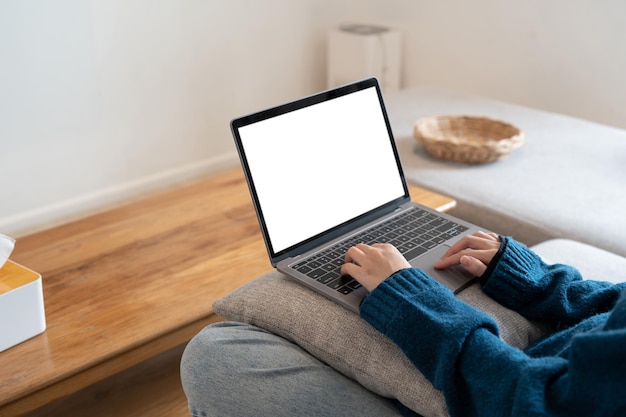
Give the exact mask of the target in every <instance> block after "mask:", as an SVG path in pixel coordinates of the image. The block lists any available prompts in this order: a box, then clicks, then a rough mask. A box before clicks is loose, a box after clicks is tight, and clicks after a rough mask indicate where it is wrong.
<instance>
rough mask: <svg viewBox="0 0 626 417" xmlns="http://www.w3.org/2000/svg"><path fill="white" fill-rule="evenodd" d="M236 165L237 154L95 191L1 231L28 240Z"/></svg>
mask: <svg viewBox="0 0 626 417" xmlns="http://www.w3.org/2000/svg"><path fill="white" fill-rule="evenodd" d="M237 161H238V157H237V155H236V154H235V153H228V154H222V155H219V156H216V157H213V158H209V159H205V160H202V161H197V162H194V163H191V164H188V165H185V166H182V167H177V168H174V169H170V170H166V171H162V172H159V173H156V174H152V175H149V176H146V177H143V178H139V179H136V180H132V181H128V182H125V183H122V184H118V185H115V186H112V187H108V188H104V189H100V190H96V191H93V192H90V193H88V194H83V195H79V196H76V197H73V198H71V199H67V200H63V201H59V202H55V203H52V204H49V205H47V206H44V207H39V208H36V209H33V210H29V211H27V212H24V213H19V214H16V215H12V216H8V217H4V218H0V231H2V233H4V234H7V235H10V236H13V237H19V236H25V235H28V234H31V233H34V232H37V231H39V230H43V229H47V228H50V227H54V226H56V225H59V224H63V223H67V222H68V221H72V220H75V219H78V218H81V217H85V216H87V215H89V214H92V213H95V212H98V211H101V210H103V209H106V208H108V207H111V206H113V205H116V204H119V203H122V202H123V201H125V200H128V199H129V198H134V197H138V196H140V195H142V194H144V193H147V192H150V191H156V190H158V189H161V188H166V187H169V186H173V185H176V184H178V183H182V182H185V181H189V180H191V179H194V178H198V177H201V176H203V175H206V174H210V173H212V172H217V171H220V170H222V169H226V168H228V167H232V166H236V164H237Z"/></svg>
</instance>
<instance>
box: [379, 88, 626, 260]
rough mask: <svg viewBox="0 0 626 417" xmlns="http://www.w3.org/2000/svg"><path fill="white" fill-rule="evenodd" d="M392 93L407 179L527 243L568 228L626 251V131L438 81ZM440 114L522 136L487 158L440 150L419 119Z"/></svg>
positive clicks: (564, 233)
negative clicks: (428, 142)
mask: <svg viewBox="0 0 626 417" xmlns="http://www.w3.org/2000/svg"><path fill="white" fill-rule="evenodd" d="M385 102H386V105H387V110H388V113H389V118H390V122H391V125H392V129H393V132H394V135H395V137H396V141H397V142H398V148H399V152H400V158H401V159H402V163H403V165H404V168H405V174H406V177H407V179H408V180H409V182H411V183H413V184H416V185H419V186H423V187H425V188H428V189H432V190H434V191H438V192H441V193H443V194H446V195H449V196H452V197H454V198H455V199H456V200H457V208H456V209H455V211H454V212H453V214H454V215H455V216H458V217H461V218H464V219H466V220H469V221H471V222H474V223H476V224H478V225H480V226H484V227H485V228H488V229H491V230H493V231H495V232H498V233H501V234H505V235H511V236H513V237H515V238H516V239H517V240H519V241H522V242H524V243H526V244H528V245H534V244H536V243H538V242H541V241H544V240H547V239H552V238H568V239H574V240H578V241H581V242H586V243H589V244H591V245H594V246H597V247H600V248H603V249H607V250H609V251H612V252H614V253H617V254H620V255H622V256H626V239H625V236H626V221H624V219H623V215H622V211H623V210H622V208H623V207H626V131H624V130H621V129H617V128H613V127H609V126H604V125H600V124H597V123H592V122H588V121H584V120H580V119H575V118H572V117H568V116H563V115H558V114H553V113H548V112H545V111H539V110H534V109H529V108H525V107H522V106H517V105H513V104H508V103H503V102H498V101H495V100H490V99H485V98H480V97H475V96H470V95H466V94H459V93H451V92H445V91H441V90H438V89H434V88H416V89H410V90H403V91H399V92H394V93H389V94H387V95H386V96H385ZM437 114H468V115H480V116H488V117H491V118H494V119H500V120H503V121H506V122H509V123H512V124H514V125H515V126H517V127H519V128H520V129H522V130H523V131H524V133H525V144H524V146H522V147H521V148H520V149H518V150H516V151H514V152H513V153H512V154H511V155H509V156H508V157H507V158H506V159H503V160H500V161H497V162H494V163H491V164H487V165H464V164H459V163H453V162H446V161H441V160H438V159H435V158H433V157H431V156H430V155H428V154H427V153H426V152H425V150H424V148H423V147H422V146H421V145H419V144H418V143H417V142H416V141H415V139H414V138H413V125H414V123H415V121H416V120H417V119H418V118H420V117H423V116H430V115H437Z"/></svg>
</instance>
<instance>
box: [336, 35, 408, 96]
mask: <svg viewBox="0 0 626 417" xmlns="http://www.w3.org/2000/svg"><path fill="white" fill-rule="evenodd" d="M400 72H401V34H400V31H398V30H396V29H390V28H386V27H381V26H370V25H358V24H347V25H342V26H341V27H339V28H338V29H332V30H330V31H329V32H328V74H327V75H328V88H333V87H337V86H339V85H344V84H349V83H352V82H354V81H357V80H361V79H364V78H369V77H376V78H378V81H379V82H380V85H381V88H382V90H383V91H386V92H389V91H396V90H398V89H400Z"/></svg>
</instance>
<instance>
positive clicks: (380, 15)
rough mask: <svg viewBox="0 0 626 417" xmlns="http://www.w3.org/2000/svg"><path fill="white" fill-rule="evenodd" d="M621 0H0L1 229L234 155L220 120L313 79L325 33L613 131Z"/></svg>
mask: <svg viewBox="0 0 626 417" xmlns="http://www.w3.org/2000/svg"><path fill="white" fill-rule="evenodd" d="M625 12H626V3H624V2H622V1H621V0H600V1H591V0H551V1H542V0H526V1H522V2H520V1H515V0H500V1H497V0H474V1H471V2H467V1H463V0H440V1H428V0H202V1H197V0H195V1H194V0H0V233H9V234H13V235H15V236H20V235H22V234H24V233H27V232H30V231H32V230H36V229H37V228H40V227H46V226H49V225H50V224H51V222H52V223H54V222H59V221H64V220H67V219H68V218H71V217H72V216H75V215H80V214H82V213H84V212H85V211H86V210H92V209H97V208H100V207H103V206H106V205H108V204H112V203H115V202H118V201H123V200H125V199H127V198H129V197H132V196H135V195H137V194H138V193H141V192H144V191H146V190H150V189H155V188H159V187H163V186H166V185H168V184H172V183H175V182H178V181H182V180H185V179H187V178H193V177H195V176H198V175H201V174H202V173H205V172H210V171H212V170H216V169H220V168H222V167H225V166H227V165H230V164H233V165H235V164H237V163H238V162H237V158H236V156H235V152H234V147H233V145H232V139H231V136H230V132H229V129H228V122H229V120H230V119H231V118H232V117H234V116H238V115H240V114H244V113H247V112H250V111H254V110H257V109H259V108H262V107H265V106H269V105H273V104H276V103H279V102H282V101H285V100H289V99H292V98H296V97H299V96H302V95H304V94H309V93H312V92H314V91H316V90H319V89H321V88H324V86H325V81H326V74H325V68H326V61H325V48H326V45H325V40H326V31H327V29H328V28H330V27H332V26H336V25H337V24H339V23H341V22H350V21H351V22H360V23H376V24H386V25H389V26H393V27H396V28H399V29H401V30H402V32H403V36H404V45H403V51H404V64H403V78H404V85H405V86H409V87H410V86H417V85H436V86H441V87H444V88H448V89H453V90H459V91H465V92H470V93H476V94H480V95H484V96H490V97H494V98H499V99H502V100H507V101H512V102H517V103H521V104H525V105H529V106H532V107H538V108H544V109H547V110H552V111H557V112H562V113H568V114H572V115H574V116H578V117H583V118H587V119H592V120H596V121H599V122H602V123H607V124H612V125H616V126H621V127H626V83H624V82H623V75H622V74H626V53H624V52H625V51H624V49H625V48H626V26H623V25H621V20H622V19H623V16H624V15H626V13H625Z"/></svg>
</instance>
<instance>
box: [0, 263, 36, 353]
mask: <svg viewBox="0 0 626 417" xmlns="http://www.w3.org/2000/svg"><path fill="white" fill-rule="evenodd" d="M44 330H46V315H45V311H44V304H43V287H42V285H41V275H39V274H38V273H36V272H34V271H31V270H30V269H28V268H25V267H23V266H21V265H19V264H17V263H15V262H13V261H11V260H8V261H7V262H6V263H5V264H4V265H3V266H2V268H0V352H2V351H4V350H6V349H8V348H10V347H12V346H15V345H17V344H18V343H21V342H23V341H25V340H27V339H30V338H31V337H33V336H36V335H38V334H39V333H42V332H43V331H44Z"/></svg>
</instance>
